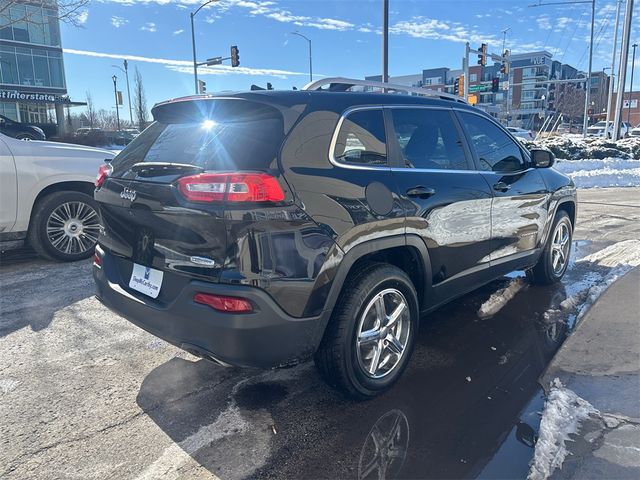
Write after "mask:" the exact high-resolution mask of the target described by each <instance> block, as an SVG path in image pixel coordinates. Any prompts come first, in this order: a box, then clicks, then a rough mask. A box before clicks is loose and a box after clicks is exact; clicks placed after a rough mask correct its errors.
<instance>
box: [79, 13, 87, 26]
mask: <svg viewBox="0 0 640 480" xmlns="http://www.w3.org/2000/svg"><path fill="white" fill-rule="evenodd" d="M77 20H78V23H79V24H80V25H84V24H85V23H87V20H89V10H82V11H81V12H80V13H79V14H78V18H77Z"/></svg>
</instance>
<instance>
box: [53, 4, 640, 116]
mask: <svg viewBox="0 0 640 480" xmlns="http://www.w3.org/2000/svg"><path fill="white" fill-rule="evenodd" d="M537 1H538V0H524V1H523V0H509V1H502V0H474V1H466V0H448V1H447V0H390V31H391V36H390V45H389V56H390V61H389V70H390V74H391V75H406V74H412V73H419V72H420V71H421V70H422V69H423V68H432V67H440V66H448V67H451V68H460V65H461V58H462V56H463V54H464V42H465V41H467V40H468V41H470V42H471V43H472V47H477V46H478V45H479V44H480V43H481V42H482V41H485V42H487V43H489V50H490V51H492V52H496V53H497V52H499V50H500V49H501V47H502V33H501V31H502V30H504V29H505V28H510V31H509V32H508V34H507V48H510V49H511V50H512V51H513V52H515V53H518V52H526V51H534V50H541V49H546V50H548V51H551V52H552V53H554V56H555V58H557V59H561V60H562V61H563V62H564V63H569V64H572V65H574V66H577V67H578V68H581V69H584V70H586V68H587V47H588V43H587V42H588V35H589V21H590V5H589V4H580V5H571V6H546V7H536V8H530V7H528V5H529V4H531V3H536V2H537ZM544 1H547V0H543V2H544ZM555 1H557V0H555ZM200 3H201V1H200V0H93V1H92V2H91V4H90V6H89V8H88V10H87V11H86V12H84V13H83V15H82V18H81V20H82V21H83V22H82V25H81V27H80V28H76V27H72V26H69V25H63V27H62V30H63V32H62V33H63V39H62V41H63V47H64V49H65V57H64V58H65V68H66V76H67V87H68V90H69V94H70V95H71V97H72V99H74V100H83V99H84V97H85V92H86V91H90V92H91V94H92V96H93V99H94V102H95V103H96V104H97V106H98V107H100V108H112V105H113V84H112V80H111V77H112V75H113V74H116V75H118V77H123V76H124V75H122V74H121V73H120V72H119V71H118V70H116V69H115V68H113V67H112V65H122V60H121V59H122V58H123V57H126V58H128V60H129V64H130V78H131V82H132V86H133V76H132V70H133V68H134V67H136V66H137V67H138V69H139V70H140V72H141V74H142V76H143V79H144V85H145V89H146V92H147V98H148V102H149V106H151V105H153V104H154V103H156V102H158V101H161V100H165V99H168V98H173V97H179V96H183V95H188V94H192V93H193V88H194V87H193V75H192V68H191V67H190V66H189V62H190V61H191V37H190V27H189V12H190V11H193V10H194V9H195V8H197V6H198V5H200ZM615 5H616V2H615V0H597V13H596V29H595V32H596V45H597V48H596V52H595V55H594V70H601V69H602V68H603V67H605V66H608V65H610V63H611V49H612V37H613V23H614V18H615ZM381 6H382V1H381V0H351V1H346V0H293V1H292V0H265V1H260V0H221V1H220V2H218V3H214V4H212V5H210V6H209V7H206V8H204V9H203V10H202V11H200V13H199V14H198V16H197V17H196V40H197V47H198V57H199V60H201V61H202V60H205V59H206V58H208V57H214V56H228V55H229V47H230V46H231V45H238V47H239V48H240V63H241V67H240V68H237V69H232V68H231V67H230V66H222V67H210V68H201V69H200V70H199V73H200V75H201V76H200V78H202V79H203V80H205V81H206V82H207V90H208V91H209V92H212V91H218V90H245V89H248V88H249V86H250V85H251V84H252V83H255V84H258V85H262V86H265V85H266V83H267V82H271V83H272V84H273V85H274V87H275V88H285V89H290V88H291V87H292V86H294V85H295V86H297V87H301V86H303V85H304V84H305V83H306V82H307V81H308V56H307V43H306V42H305V41H304V40H303V39H301V38H299V37H296V36H292V35H291V34H290V32H293V31H299V32H300V33H303V34H304V35H306V36H308V37H309V38H311V40H312V42H313V67H314V68H313V70H314V77H315V76H316V75H329V76H334V75H335V76H338V75H339V76H347V77H356V78H358V77H359V78H362V77H364V76H365V75H375V74H379V73H380V57H381V53H380V52H381V35H380V26H381V14H382V7H381ZM634 24H635V26H634V31H633V35H632V41H638V40H640V8H638V6H636V9H635V12H634ZM638 57H640V51H639V52H638ZM227 63H228V62H227ZM635 76H636V77H635V78H636V79H637V80H636V81H637V83H636V85H637V87H636V90H637V89H638V87H640V58H638V61H637V62H636V72H635ZM316 78H317V77H316ZM121 89H122V90H124V91H125V94H126V87H125V85H124V79H123V82H122V84H121Z"/></svg>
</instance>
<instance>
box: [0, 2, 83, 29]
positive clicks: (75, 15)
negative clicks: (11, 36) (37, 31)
mask: <svg viewBox="0 0 640 480" xmlns="http://www.w3.org/2000/svg"><path fill="white" fill-rule="evenodd" d="M89 1H90V0H28V1H26V2H25V0H2V1H1V2H0V25H2V26H3V27H6V26H8V25H11V24H14V23H19V22H30V23H43V22H42V21H40V22H37V21H36V20H35V19H34V18H33V16H34V14H33V12H31V11H29V10H26V12H25V13H24V14H22V15H18V16H17V17H16V16H14V15H10V11H11V8H12V7H15V6H16V5H18V4H22V5H24V4H28V5H32V6H35V7H43V8H50V9H53V10H55V11H56V13H57V15H56V16H57V18H58V19H59V20H61V21H63V22H66V23H69V24H71V25H75V26H78V25H80V24H81V21H80V19H81V17H82V14H83V12H84V8H85V7H86V6H87V5H89ZM14 12H15V10H14Z"/></svg>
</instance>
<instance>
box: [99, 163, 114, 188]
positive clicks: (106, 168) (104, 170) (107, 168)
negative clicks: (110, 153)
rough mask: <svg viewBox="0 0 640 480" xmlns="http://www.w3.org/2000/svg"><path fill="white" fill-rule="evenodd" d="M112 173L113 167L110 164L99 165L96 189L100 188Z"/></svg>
mask: <svg viewBox="0 0 640 480" xmlns="http://www.w3.org/2000/svg"><path fill="white" fill-rule="evenodd" d="M112 171H113V167H112V166H111V164H110V163H103V164H102V165H100V168H98V175H97V176H96V182H95V185H96V188H100V187H101V186H102V184H103V183H104V181H105V180H106V179H107V177H108V176H109V175H111V172H112Z"/></svg>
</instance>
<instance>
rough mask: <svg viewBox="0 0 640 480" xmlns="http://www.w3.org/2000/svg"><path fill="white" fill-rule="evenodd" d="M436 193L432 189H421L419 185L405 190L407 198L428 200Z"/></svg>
mask: <svg viewBox="0 0 640 480" xmlns="http://www.w3.org/2000/svg"><path fill="white" fill-rule="evenodd" d="M435 193H436V191H435V190H434V189H433V188H428V187H423V186H422V185H419V186H417V187H413V188H410V189H408V190H407V197H418V198H429V197H430V196H431V195H435Z"/></svg>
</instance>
